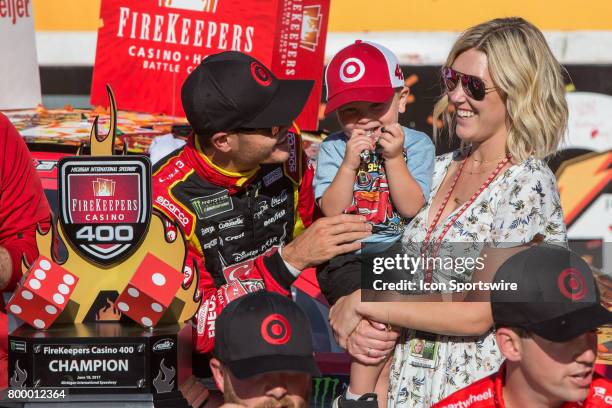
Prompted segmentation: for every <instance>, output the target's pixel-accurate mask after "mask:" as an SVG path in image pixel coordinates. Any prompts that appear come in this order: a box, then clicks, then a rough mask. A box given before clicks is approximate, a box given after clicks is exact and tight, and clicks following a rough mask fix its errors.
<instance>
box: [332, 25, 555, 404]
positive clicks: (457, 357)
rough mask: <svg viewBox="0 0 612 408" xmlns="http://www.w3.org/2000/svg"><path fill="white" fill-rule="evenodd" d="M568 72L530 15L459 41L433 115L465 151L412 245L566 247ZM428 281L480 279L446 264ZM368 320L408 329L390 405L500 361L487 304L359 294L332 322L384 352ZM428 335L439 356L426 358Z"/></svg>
mask: <svg viewBox="0 0 612 408" xmlns="http://www.w3.org/2000/svg"><path fill="white" fill-rule="evenodd" d="M562 72H563V71H562V68H561V66H560V65H559V63H558V62H557V61H556V60H555V58H554V56H553V55H552V53H551V51H550V49H549V47H548V45H547V43H546V41H545V39H544V36H543V35H542V33H541V32H540V31H539V30H538V29H537V28H536V27H534V26H533V25H532V24H530V23H529V22H527V21H525V20H523V19H522V18H504V19H495V20H491V21H488V22H485V23H482V24H479V25H477V26H475V27H472V28H470V29H468V30H467V31H465V32H464V33H463V34H462V35H461V36H460V37H459V39H458V40H457V41H456V43H455V45H454V46H453V48H452V50H451V52H450V54H449V56H448V59H447V61H446V64H445V66H444V67H443V68H442V85H443V87H444V90H445V93H444V95H443V97H442V98H441V99H440V101H438V103H437V104H436V106H435V108H434V116H435V117H436V118H443V120H444V123H445V125H446V127H447V129H448V133H449V134H450V136H451V137H458V138H459V139H460V140H461V145H462V148H461V149H460V150H458V151H455V152H453V153H449V154H445V155H442V156H440V157H438V158H437V161H436V165H435V170H434V176H433V185H432V192H431V195H430V197H429V200H428V202H427V204H426V205H425V207H423V208H422V210H421V211H420V212H419V214H417V215H416V217H415V218H414V219H413V220H412V222H411V223H410V225H409V226H408V227H407V228H406V231H405V233H404V237H403V243H404V245H405V248H406V251H407V252H409V253H413V254H415V255H417V256H418V255H419V254H425V255H427V256H430V257H448V256H451V257H458V256H466V255H471V256H478V255H479V254H481V252H480V251H481V250H482V249H483V247H484V245H488V246H491V247H511V246H519V245H521V244H522V243H528V242H531V241H533V240H541V239H543V240H545V241H548V242H558V243H565V241H566V230H565V226H564V224H563V214H562V211H561V207H560V202H559V194H558V189H557V186H556V182H555V177H554V175H553V174H552V172H551V171H550V170H549V168H548V167H547V165H546V163H545V162H544V161H543V159H544V158H545V157H546V156H548V155H550V154H553V153H555V149H556V148H557V146H558V145H559V143H560V141H561V139H562V138H563V135H564V133H565V130H566V124H567V105H566V101H565V95H564V83H563V73H562ZM434 133H437V130H436V129H434ZM436 136H437V135H436ZM461 243H463V244H464V245H460V244H461ZM470 251H471V252H470ZM491 263H494V262H491ZM420 278H421V279H423V280H425V281H430V282H448V281H449V280H450V279H458V280H464V281H470V280H474V279H475V278H474V276H470V274H469V273H464V274H461V273H457V271H456V270H439V269H435V270H431V271H428V270H425V271H424V272H423V273H422V275H420ZM428 299H432V298H431V297H430V298H428ZM367 319H369V320H373V321H378V322H389V323H391V324H393V325H396V326H399V327H404V328H406V329H405V330H404V331H403V335H402V338H401V339H402V340H401V341H400V342H399V343H398V345H397V346H396V348H395V354H394V357H393V360H392V365H391V370H390V371H391V374H390V384H389V394H388V400H387V402H388V406H390V407H429V406H430V405H431V404H432V403H434V402H436V401H439V400H440V399H442V398H444V397H446V396H447V395H449V394H451V393H453V392H454V391H456V390H458V389H460V388H463V387H465V386H466V385H468V384H470V383H472V382H474V381H476V380H478V379H480V378H482V377H484V376H486V375H488V374H490V373H492V372H494V371H495V370H497V368H498V366H499V364H500V363H501V356H500V354H499V351H498V349H497V347H496V344H495V340H494V336H493V334H492V326H493V321H492V317H491V308H490V304H489V303H488V302H419V303H399V304H398V303H392V302H387V303H373V302H371V303H365V302H361V301H360V293H355V294H353V295H350V296H347V297H345V298H342V299H341V300H339V301H338V302H337V303H336V305H335V306H334V308H333V309H332V312H331V315H330V321H331V323H332V327H333V328H334V331H335V334H336V336H337V337H338V339H339V341H340V343H341V344H342V345H344V346H345V347H347V348H348V350H349V352H350V353H351V354H352V355H353V356H354V357H356V356H360V355H367V356H375V357H376V358H380V359H383V358H384V357H383V356H381V354H382V353H381V351H382V350H383V349H384V347H382V346H381V345H382V344H383V342H381V339H383V338H384V336H383V335H382V333H375V332H374V330H373V329H372V327H371V326H369V325H366V324H362V323H363V321H366V320H367ZM362 328H363V329H362ZM366 328H367V330H366ZM417 342H418V343H422V344H424V346H425V348H427V350H430V356H429V357H430V358H425V359H424V358H421V357H418V356H415V353H414V352H413V350H414V346H415V345H416V343H417ZM417 357H418V358H417ZM356 358H357V357H356Z"/></svg>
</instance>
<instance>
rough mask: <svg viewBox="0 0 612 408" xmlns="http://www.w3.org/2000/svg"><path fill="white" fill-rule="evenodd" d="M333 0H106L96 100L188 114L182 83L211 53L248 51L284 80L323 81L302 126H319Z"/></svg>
mask: <svg viewBox="0 0 612 408" xmlns="http://www.w3.org/2000/svg"><path fill="white" fill-rule="evenodd" d="M328 17H329V0H142V1H130V0H102V6H101V12H100V18H101V19H102V24H103V25H102V27H101V28H100V29H99V31H98V44H97V50H96V62H95V66H94V75H93V83H92V90H91V103H92V104H94V105H107V103H108V99H107V96H106V90H105V85H106V84H107V83H108V84H110V85H111V86H112V88H113V90H114V92H115V95H116V97H117V101H118V103H119V105H120V107H121V109H128V110H135V111H143V112H152V113H165V114H170V115H183V109H182V106H181V98H180V89H181V85H182V84H183V81H184V80H185V78H186V77H187V75H188V74H189V73H190V72H191V71H192V70H193V69H194V68H195V67H196V66H197V65H198V64H199V63H200V62H201V61H202V60H203V59H204V58H205V57H206V56H208V55H211V54H216V53H219V52H222V51H227V50H236V51H242V52H244V53H247V54H250V55H252V56H254V57H256V58H258V59H260V60H261V61H262V62H263V63H264V64H266V65H268V66H269V67H270V68H271V69H272V71H273V72H274V73H275V74H276V75H277V76H278V77H279V78H282V79H313V80H315V81H316V83H315V86H314V88H313V92H312V93H311V95H310V98H309V100H308V103H307V104H306V107H305V108H304V111H303V112H302V114H301V115H300V117H299V118H298V125H299V126H300V127H301V128H303V129H307V130H314V129H316V128H317V117H318V109H319V101H320V98H321V81H322V77H323V57H324V52H325V38H326V31H327V21H328Z"/></svg>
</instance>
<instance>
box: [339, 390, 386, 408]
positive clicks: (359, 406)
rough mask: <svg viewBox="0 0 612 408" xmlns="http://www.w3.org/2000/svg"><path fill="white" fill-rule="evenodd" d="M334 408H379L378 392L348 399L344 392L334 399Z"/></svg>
mask: <svg viewBox="0 0 612 408" xmlns="http://www.w3.org/2000/svg"><path fill="white" fill-rule="evenodd" d="M332 408H378V400H377V397H376V394H374V393H368V394H363V395H362V396H361V397H359V399H358V400H349V399H346V397H345V396H344V393H343V394H342V395H340V396H339V397H338V398H336V399H335V400H334V403H333V404H332Z"/></svg>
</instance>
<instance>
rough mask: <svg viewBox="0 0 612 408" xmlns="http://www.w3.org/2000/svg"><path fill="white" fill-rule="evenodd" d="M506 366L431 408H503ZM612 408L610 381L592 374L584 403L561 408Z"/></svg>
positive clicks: (572, 403) (568, 404)
mask: <svg viewBox="0 0 612 408" xmlns="http://www.w3.org/2000/svg"><path fill="white" fill-rule="evenodd" d="M505 374H506V365H505V363H504V364H502V366H501V367H500V369H499V371H498V372H496V373H495V374H492V375H490V376H488V377H485V378H483V379H481V380H479V381H476V382H475V383H473V384H471V385H469V386H467V387H465V388H463V389H461V390H459V391H457V392H455V393H453V394H451V395H449V396H448V397H446V398H444V399H443V400H441V401H439V402H438V403H436V404H434V405H432V408H504V407H505V404H504V396H503V388H504V378H505V377H506V375H505ZM604 407H605V408H610V407H612V381H610V380H609V379H607V378H604V377H602V376H600V375H597V374H594V377H593V382H592V383H591V388H590V390H589V394H588V395H587V397H586V399H585V400H584V401H579V402H565V403H563V405H562V406H561V408H604Z"/></svg>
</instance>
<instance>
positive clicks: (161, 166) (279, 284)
mask: <svg viewBox="0 0 612 408" xmlns="http://www.w3.org/2000/svg"><path fill="white" fill-rule="evenodd" d="M288 137H289V145H290V157H289V160H288V161H287V162H286V163H284V164H272V165H261V166H260V167H259V168H258V169H255V170H253V171H251V172H247V173H233V172H228V171H225V170H223V169H221V168H219V167H217V166H215V165H214V164H213V163H212V162H211V161H210V160H209V159H208V158H207V157H206V156H205V155H204V154H203V153H202V149H201V147H200V146H199V142H198V140H197V138H196V137H194V136H193V135H192V136H191V137H190V138H189V141H188V143H187V145H186V146H185V147H183V148H182V149H179V150H176V151H174V152H173V153H171V154H170V155H168V156H166V157H165V158H164V159H162V160H161V161H160V162H159V163H157V164H156V165H155V166H154V168H153V206H154V208H156V209H157V210H159V211H161V212H162V213H163V214H165V215H166V216H167V217H169V218H170V219H172V220H174V221H175V222H177V223H178V225H180V226H181V227H182V229H183V231H184V233H185V237H186V240H187V243H188V249H187V252H188V253H187V259H186V262H185V271H184V272H185V275H186V276H192V277H193V276H198V275H199V279H200V280H199V292H200V294H201V296H202V304H201V306H200V308H199V310H198V312H197V314H196V319H195V320H196V321H195V326H196V330H195V333H194V348H195V350H196V351H197V352H199V353H208V352H210V351H212V349H213V347H214V337H215V324H214V323H215V319H216V317H217V316H218V315H219V313H220V312H221V310H222V309H223V307H224V306H225V305H226V304H227V303H228V302H230V301H231V300H233V299H235V298H236V297H238V296H241V295H244V294H246V293H249V292H252V291H254V290H258V289H264V288H265V289H266V290H269V291H273V292H278V293H281V294H283V295H288V294H289V289H290V286H291V284H292V283H293V281H294V280H295V279H296V277H295V276H294V275H293V274H292V273H291V272H290V271H289V270H288V269H287V268H286V266H285V264H284V262H283V260H282V258H281V257H280V255H279V254H278V253H277V249H278V248H279V247H280V246H282V245H284V244H286V243H287V242H289V241H291V239H292V238H293V237H295V236H296V235H297V234H299V233H300V232H301V231H302V230H303V229H304V228H305V227H307V226H308V225H310V224H311V222H312V217H313V209H314V195H313V192H312V187H311V186H312V177H313V174H314V171H313V169H312V168H311V165H310V164H309V163H308V160H307V157H306V155H305V154H304V152H303V149H302V144H301V138H300V137H299V135H297V134H295V133H291V132H290V133H289V135H288Z"/></svg>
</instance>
